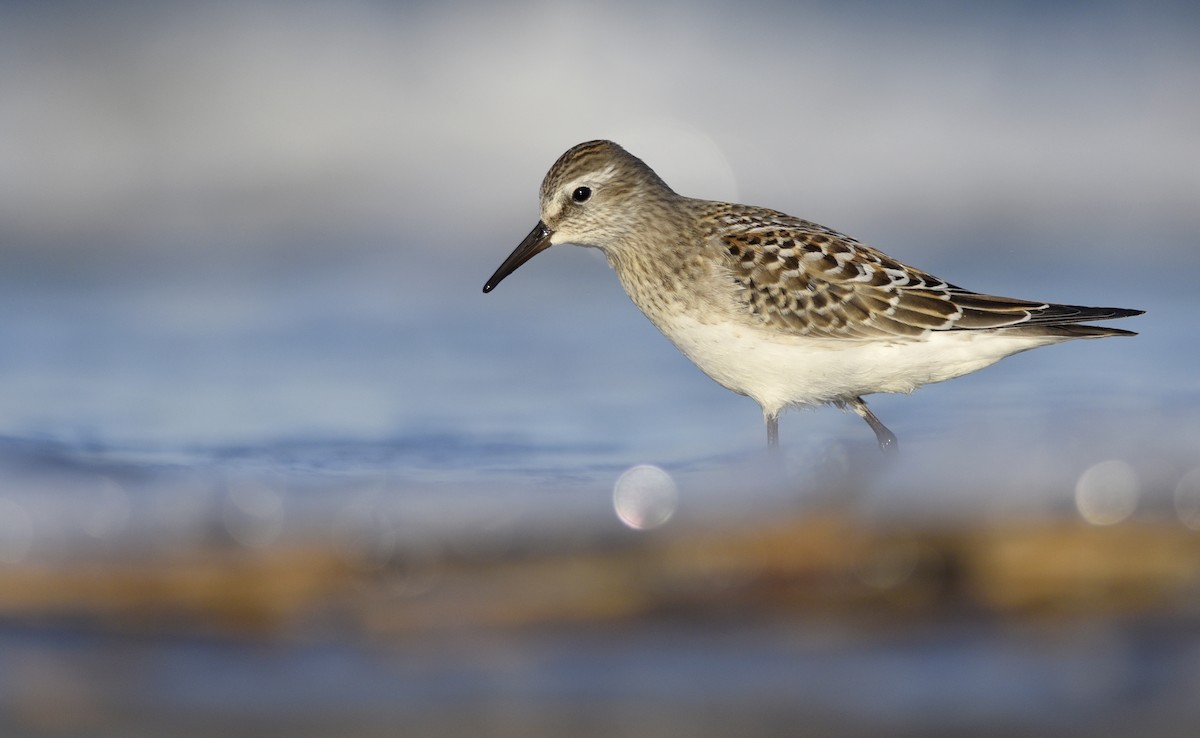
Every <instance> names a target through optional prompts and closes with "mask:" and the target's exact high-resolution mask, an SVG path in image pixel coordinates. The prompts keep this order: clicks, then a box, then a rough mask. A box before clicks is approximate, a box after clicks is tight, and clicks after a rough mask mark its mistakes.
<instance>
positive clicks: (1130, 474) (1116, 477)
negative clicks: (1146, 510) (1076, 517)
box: [1075, 459, 1141, 525]
mask: <svg viewBox="0 0 1200 738" xmlns="http://www.w3.org/2000/svg"><path fill="white" fill-rule="evenodd" d="M1140 487H1141V486H1140V484H1139V483H1138V477H1137V472H1136V471H1134V469H1133V467H1132V466H1130V465H1129V463H1128V462H1126V461H1121V460H1120V459H1110V460H1109V461H1101V462H1100V463H1099V464H1094V465H1092V466H1090V467H1088V469H1087V471H1085V472H1084V473H1083V474H1080V475H1079V481H1078V482H1076V484H1075V507H1076V508H1077V509H1078V510H1079V514H1080V515H1081V516H1082V517H1083V519H1084V520H1086V521H1087V522H1089V523H1091V524H1092V525H1115V524H1116V523H1119V522H1121V521H1122V520H1125V519H1126V518H1128V517H1129V516H1130V515H1132V514H1133V511H1134V510H1136V509H1137V503H1138V495H1139V494H1140V492H1141V488H1140Z"/></svg>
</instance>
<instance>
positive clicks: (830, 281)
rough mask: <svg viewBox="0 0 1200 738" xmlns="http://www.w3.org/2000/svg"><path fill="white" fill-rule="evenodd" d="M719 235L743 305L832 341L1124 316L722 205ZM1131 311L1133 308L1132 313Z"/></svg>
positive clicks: (770, 214)
mask: <svg viewBox="0 0 1200 738" xmlns="http://www.w3.org/2000/svg"><path fill="white" fill-rule="evenodd" d="M712 222H714V223H715V224H716V225H714V227H713V231H712V233H710V234H709V235H710V237H716V238H718V239H719V242H720V245H721V247H722V248H723V249H724V251H725V253H726V254H727V255H728V259H727V264H728V265H729V269H730V272H731V273H732V275H733V278H734V280H736V281H737V283H738V285H739V286H741V287H742V288H743V290H742V296H743V298H744V300H745V302H746V307H747V309H748V310H749V311H750V312H751V313H753V314H754V315H756V316H758V317H759V318H760V319H762V320H763V321H764V322H765V323H767V324H770V325H772V326H777V327H781V328H786V329H787V330H788V331H789V332H791V333H794V334H797V335H804V336H815V337H829V338H880V337H893V338H901V339H903V338H917V337H920V336H922V335H924V334H926V333H927V332H928V331H943V330H979V329H988V328H1002V327H1008V326H1017V325H1021V324H1041V325H1057V324H1061V323H1074V322H1078V321H1082V320H1096V319H1101V318H1103V317H1120V316H1118V315H1097V314H1096V313H1094V312H1091V311H1093V310H1097V311H1098V310H1103V309H1094V308H1079V307H1076V306H1064V305H1051V304H1047V303H1037V302H1029V301H1027V300H1014V299H1011V298H1004V297H993V296H990V295H982V294H979V293H975V292H970V291H968V290H964V289H961V288H959V287H955V286H954V285H952V284H949V283H947V282H945V281H943V280H941V279H938V278H937V277H934V276H933V275H931V274H927V273H925V272H923V271H921V270H919V269H914V268H913V267H909V266H906V265H904V264H902V263H900V262H898V261H896V260H895V259H892V258H891V257H889V256H887V255H886V254H884V253H882V252H880V251H877V250H875V249H873V248H871V247H870V246H867V245H865V244H862V243H859V242H858V241H855V240H854V239H852V238H850V237H848V236H844V235H842V234H840V233H838V232H836V231H833V230H830V229H828V228H825V227H824V226H820V225H817V224H816V223H810V222H808V221H805V220H800V219H799V218H793V217H791V216H789V215H785V214H783V213H780V212H777V211H774V210H767V209H764V208H754V207H748V206H736V205H734V206H722V207H721V209H720V211H719V212H716V213H714V214H713V221H712ZM1128 312H1130V313H1132V312H1135V311H1128Z"/></svg>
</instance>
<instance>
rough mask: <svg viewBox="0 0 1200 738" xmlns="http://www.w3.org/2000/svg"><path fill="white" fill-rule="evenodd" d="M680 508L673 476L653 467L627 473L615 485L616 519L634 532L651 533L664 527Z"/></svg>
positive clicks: (630, 470)
mask: <svg viewBox="0 0 1200 738" xmlns="http://www.w3.org/2000/svg"><path fill="white" fill-rule="evenodd" d="M678 505H679V490H678V489H677V488H676V486H675V480H674V479H672V478H671V475H670V474H668V473H666V472H665V471H663V470H662V469H660V468H659V467H657V466H654V465H652V464H639V465H638V466H635V467H633V468H631V469H628V470H626V471H625V473H624V474H622V475H621V476H620V477H618V478H617V483H616V484H615V485H613V508H614V509H615V510H616V512H617V517H618V518H620V520H621V522H622V523H624V524H625V525H627V526H629V527H630V528H633V529H634V530H652V529H654V528H658V527H659V526H661V525H663V524H665V523H666V522H667V521H668V520H670V519H671V516H672V515H674V514H675V509H676V508H677V507H678Z"/></svg>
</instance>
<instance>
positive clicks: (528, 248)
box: [483, 220, 553, 293]
mask: <svg viewBox="0 0 1200 738" xmlns="http://www.w3.org/2000/svg"><path fill="white" fill-rule="evenodd" d="M552 233H553V231H551V230H550V229H549V228H547V227H546V224H545V223H543V222H542V221H540V220H539V221H538V224H537V225H535V226H534V227H533V230H532V231H530V232H529V235H528V236H526V237H525V240H524V241H522V242H521V245H520V246H517V247H516V248H515V249H513V252H512V253H511V254H509V255H508V258H507V259H505V260H504V263H503V264H501V265H500V268H499V269H497V270H496V273H495V274H493V275H492V278H491V279H489V280H488V281H487V284H485V285H483V291H484V292H485V293H487V292H491V291H492V290H494V289H496V285H498V284H500V282H501V280H503V279H504V278H505V277H507V276H508V275H510V274H512V273H513V272H515V271H517V269H518V268H519V267H520V266H521V265H522V264H524V263H525V262H527V261H529V260H530V259H532V258H533V257H535V256H537V255H538V254H539V253H541V252H542V251H545V250H546V249H548V248H550V235H551V234H552Z"/></svg>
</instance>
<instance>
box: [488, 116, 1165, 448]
mask: <svg viewBox="0 0 1200 738" xmlns="http://www.w3.org/2000/svg"><path fill="white" fill-rule="evenodd" d="M540 206H541V213H540V216H541V217H540V220H539V221H538V223H537V225H536V226H534V228H533V230H532V231H530V232H529V235H527V236H526V237H525V239H524V240H522V241H521V242H520V244H519V245H518V246H517V247H516V249H514V250H513V252H512V253H511V254H510V255H509V256H508V257H507V258H506V259H505V260H504V261H503V262H502V263H501V264H500V266H499V268H497V269H496V271H495V273H494V274H492V276H491V278H490V279H488V280H487V282H486V283H485V284H484V287H483V291H484V293H489V292H491V291H492V290H494V289H495V288H496V286H497V285H498V284H500V282H501V281H503V280H504V279H505V278H506V277H508V276H509V275H510V274H512V273H513V272H514V271H516V270H517V269H518V268H519V267H520V266H521V265H522V264H524V263H525V262H527V261H529V260H530V259H531V258H533V257H534V256H536V255H537V254H539V253H541V252H542V251H545V250H546V249H548V248H550V247H551V246H557V245H560V244H575V245H579V246H586V247H594V248H598V249H600V251H602V252H603V253H604V255H605V256H606V257H607V259H608V263H609V265H610V266H611V267H612V268H613V270H614V271H615V272H616V274H617V278H618V279H619V280H620V282H621V285H622V286H623V287H624V288H625V292H626V293H627V294H628V295H629V297H630V298H631V299H632V300H633V302H634V304H636V305H637V307H638V308H639V309H640V310H641V311H642V313H644V314H645V316H646V317H647V318H649V319H650V322H651V323H653V324H654V326H655V327H656V328H657V329H658V330H659V331H660V332H661V333H662V334H663V335H664V336H665V337H666V338H667V339H668V340H669V341H670V342H671V343H672V344H674V345H675V347H676V348H677V349H679V351H680V352H682V353H683V354H684V356H686V357H687V358H688V359H690V360H691V361H692V362H693V363H694V364H695V365H696V366H697V367H699V368H700V370H701V371H703V372H704V373H705V374H707V375H708V376H709V377H711V378H712V379H714V380H715V381H716V382H717V383H718V384H720V385H722V386H723V387H725V388H727V389H729V390H731V391H733V392H736V393H738V394H740V395H745V396H747V397H750V398H751V399H753V400H754V401H755V402H757V403H758V405H759V406H760V407H761V408H762V413H763V418H764V421H765V423H766V429H767V446H768V448H772V449H774V448H778V445H779V415H780V413H781V412H782V411H783V410H784V409H786V408H790V407H805V406H820V405H832V406H836V407H839V408H842V409H849V410H851V411H853V412H854V413H856V414H857V415H859V416H860V417H862V418H863V419H864V420H865V421H866V422H867V424H868V425H869V426H870V428H871V430H872V431H874V433H875V439H876V442H877V443H878V445H879V447H880V449H881V450H883V451H884V452H892V451H895V450H896V449H897V448H898V441H897V439H896V435H895V434H894V433H893V432H892V431H891V430H890V429H888V427H887V426H886V425H884V424H883V423H882V422H881V421H880V420H879V418H877V417H876V416H875V414H874V413H872V412H871V410H870V409H869V408H868V407H867V404H866V402H865V401H864V400H863V396H864V395H870V394H876V393H908V392H912V391H913V390H915V389H917V388H918V387H921V386H922V385H925V384H929V383H932V382H941V381H945V380H948V379H953V378H955V377H960V376H962V375H964V374H969V373H971V372H974V371H977V370H979V369H982V368H984V367H987V366H989V365H991V364H994V363H995V362H997V361H999V360H1000V359H1002V358H1004V357H1006V356H1010V355H1012V354H1016V353H1019V352H1022V351H1027V350H1029V349H1033V348H1037V347H1039V346H1047V345H1050V344H1055V343H1060V342H1062V341H1069V340H1072V339H1076V338H1104V337H1107V336H1134V335H1137V334H1136V333H1133V332H1132V331H1127V330H1121V329H1118V328H1109V327H1104V326H1094V325H1086V324H1085V323H1088V322H1092V321H1100V320H1109V319H1113V318H1125V317H1130V316H1134V315H1140V314H1142V312H1143V311H1141V310H1131V309H1125V308H1111V307H1084V306H1079V305H1060V304H1054V303H1050V302H1039V301H1031V300H1019V299H1013V298H1007V297H997V296H994V295H988V294H983V293H979V292H972V291H970V290H966V289H963V288H961V287H958V286H956V285H954V284H951V283H950V282H947V281H945V280H943V279H939V278H937V277H935V276H933V275H932V274H929V273H928V272H925V271H922V270H921V269H917V268H915V267H911V266H908V265H907V264H904V263H902V262H900V261H898V260H896V259H893V258H892V257H890V256H888V255H886V254H884V253H883V252H881V251H878V250H876V249H875V248H872V247H871V246H868V245H866V244H864V243H861V242H859V241H857V240H855V239H854V238H851V237H850V236H846V235H844V234H842V233H839V232H837V231H835V230H833V229H831V228H827V227H825V226H822V225H818V224H816V223H813V222H810V221H807V220H804V219H801V218H797V217H794V216H791V215H787V214H785V213H783V212H780V211H778V210H772V209H770V208H765V207H756V206H753V205H739V204H735V203H728V202H719V201H712V200H702V199H694V198H690V197H685V196H683V195H680V194H677V193H676V192H675V191H674V190H672V189H671V188H670V187H669V186H668V185H667V184H666V182H664V181H663V180H662V178H661V177H659V176H658V174H656V173H655V172H654V170H653V169H651V168H650V167H649V166H648V165H647V164H646V163H645V162H643V161H642V160H641V159H639V158H637V157H636V156H634V155H633V154H630V153H629V152H628V151H626V150H625V149H624V148H622V147H621V146H619V145H618V144H616V143H613V142H612V141H606V140H596V141H588V142H585V143H581V144H578V145H576V146H574V147H572V148H570V149H568V150H567V151H566V152H565V153H564V154H563V155H562V156H560V157H559V158H558V160H557V161H556V162H555V163H554V165H553V166H552V167H550V170H549V171H548V172H547V173H546V176H545V178H544V179H543V181H542V185H541V190H540Z"/></svg>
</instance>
